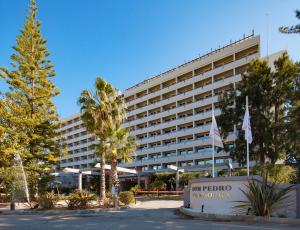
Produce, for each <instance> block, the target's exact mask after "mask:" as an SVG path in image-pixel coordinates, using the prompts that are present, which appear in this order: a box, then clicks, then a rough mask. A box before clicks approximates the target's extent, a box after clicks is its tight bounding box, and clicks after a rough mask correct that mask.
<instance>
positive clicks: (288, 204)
mask: <svg viewBox="0 0 300 230" xmlns="http://www.w3.org/2000/svg"><path fill="white" fill-rule="evenodd" d="M249 179H253V180H255V181H258V182H261V181H262V178H261V177H259V176H254V177H246V176H241V177H217V178H199V179H193V180H191V181H190V182H189V186H188V187H187V188H186V189H185V193H184V206H185V207H188V206H190V208H191V209H194V210H199V211H202V208H203V212H204V213H214V214H225V215H245V214H247V210H246V209H245V208H242V209H240V208H237V207H236V206H237V205H238V204H239V202H237V201H246V197H245V195H244V194H243V193H242V191H241V190H247V187H246V185H247V184H248V180H249ZM226 186H227V187H226ZM287 186H289V185H276V188H277V189H278V190H280V189H282V188H284V187H287ZM272 215H273V216H286V217H291V218H296V217H297V218H300V185H295V186H294V188H293V189H292V191H291V192H290V193H289V194H288V196H287V197H286V198H285V199H284V200H283V201H282V202H280V203H279V204H278V205H277V206H276V207H274V211H273V213H272Z"/></svg>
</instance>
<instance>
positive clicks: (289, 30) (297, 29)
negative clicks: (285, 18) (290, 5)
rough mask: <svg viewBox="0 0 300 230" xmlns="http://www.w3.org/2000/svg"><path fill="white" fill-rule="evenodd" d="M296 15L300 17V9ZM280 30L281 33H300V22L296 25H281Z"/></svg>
mask: <svg viewBox="0 0 300 230" xmlns="http://www.w3.org/2000/svg"><path fill="white" fill-rule="evenodd" d="M296 17H297V18H298V19H300V10H296ZM279 31H280V32H281V33H285V34H299V33H300V24H298V25H295V26H291V27H288V26H281V27H280V28H279Z"/></svg>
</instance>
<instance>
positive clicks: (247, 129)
mask: <svg viewBox="0 0 300 230" xmlns="http://www.w3.org/2000/svg"><path fill="white" fill-rule="evenodd" d="M247 109H248V96H246V110H247ZM248 112H249V111H248ZM248 119H250V118H248ZM248 126H249V122H247V128H246V137H247V138H246V139H247V175H248V176H249V175H250V173H249V138H248V137H249V135H248V134H249V133H248V132H249V127H248Z"/></svg>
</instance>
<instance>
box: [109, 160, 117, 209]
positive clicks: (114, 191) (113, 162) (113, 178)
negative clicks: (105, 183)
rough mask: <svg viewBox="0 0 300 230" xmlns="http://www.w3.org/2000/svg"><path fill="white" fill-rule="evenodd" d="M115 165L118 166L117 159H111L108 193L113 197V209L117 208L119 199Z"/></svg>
mask: <svg viewBox="0 0 300 230" xmlns="http://www.w3.org/2000/svg"><path fill="white" fill-rule="evenodd" d="M117 164H118V161H117V158H116V157H113V158H112V160H111V171H110V177H111V188H110V189H111V190H110V191H111V194H112V196H113V203H114V207H118V204H119V198H118V188H119V178H118V171H117ZM113 187H114V189H113Z"/></svg>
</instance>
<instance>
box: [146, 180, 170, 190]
mask: <svg viewBox="0 0 300 230" xmlns="http://www.w3.org/2000/svg"><path fill="white" fill-rule="evenodd" d="M149 187H150V189H151V190H165V189H166V187H167V185H166V183H164V182H163V181H161V180H155V181H153V182H152V183H151V184H150V186H149Z"/></svg>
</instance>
